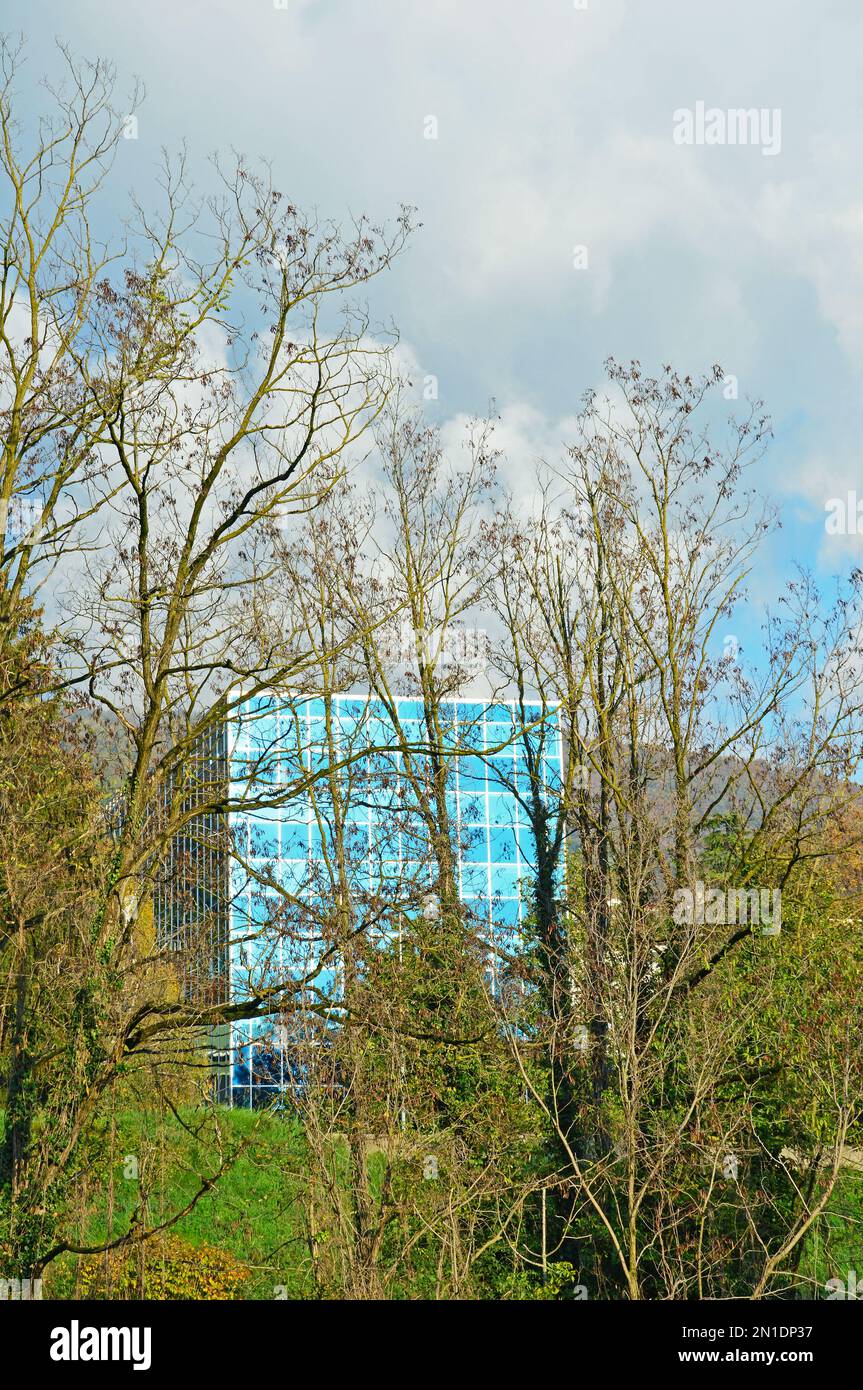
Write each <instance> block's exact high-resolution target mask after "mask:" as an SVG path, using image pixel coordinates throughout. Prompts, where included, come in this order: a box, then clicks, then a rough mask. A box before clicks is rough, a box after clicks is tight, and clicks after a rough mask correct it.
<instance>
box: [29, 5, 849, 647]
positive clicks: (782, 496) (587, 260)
mask: <svg viewBox="0 0 863 1390" xmlns="http://www.w3.org/2000/svg"><path fill="white" fill-rule="evenodd" d="M2 27H3V28H4V29H5V30H7V31H10V30H19V29H20V30H22V31H23V32H24V33H25V34H27V35H29V37H30V40H31V43H30V49H29V66H28V73H27V77H26V79H25V82H24V84H23V90H24V97H25V115H26V113H27V110H29V109H31V108H32V111H34V112H35V110H36V109H37V106H38V105H41V104H42V99H41V97H39V96H38V95H37V91H36V83H37V80H38V78H39V77H40V76H41V74H42V73H43V72H46V71H48V72H50V71H53V70H55V69H56V58H55V55H54V52H53V41H54V37H55V36H59V37H61V38H63V39H65V40H67V41H68V42H69V43H70V44H71V46H72V48H73V49H74V50H76V51H77V52H79V53H81V54H84V55H87V56H94V55H96V54H100V55H102V56H104V57H106V58H109V59H111V60H112V61H113V62H114V63H115V64H116V66H117V70H118V74H119V77H120V82H121V85H122V86H130V85H131V81H132V78H133V77H134V76H139V77H140V78H142V79H143V82H144V84H145V86H146V91H147V96H146V100H145V103H144V105H143V107H142V109H141V111H140V112H139V115H138V129H137V138H136V139H129V140H127V141H124V142H123V145H122V147H121V150H120V156H119V159H118V161H117V164H116V165H115V169H114V173H113V175H112V180H111V186H110V187H111V193H110V196H111V197H112V198H113V199H115V200H116V207H117V212H118V214H120V213H122V211H123V209H124V204H125V198H126V194H127V192H128V190H129V189H130V188H134V189H135V190H136V191H137V192H138V194H139V195H140V194H141V193H142V191H145V190H146V189H147V187H148V185H149V181H150V180H151V179H152V176H153V171H154V169H155V165H156V163H157V161H158V159H159V155H160V150H161V148H162V147H163V146H167V147H168V148H173V149H176V148H177V147H178V146H179V144H180V142H181V141H185V142H186V144H187V146H188V150H189V154H190V157H191V162H192V167H193V169H194V168H196V167H197V166H199V168H200V177H201V181H202V182H203V183H204V184H205V183H206V178H207V172H206V167H207V166H206V157H207V156H208V155H209V154H210V153H211V152H212V151H214V150H222V151H225V150H229V149H231V148H234V149H237V150H239V151H241V152H243V153H244V154H245V155H248V156H250V157H254V156H258V155H263V156H265V157H267V158H268V159H269V160H270V161H271V162H272V166H273V171H274V179H275V182H276V185H277V186H279V187H281V188H282V189H283V190H284V191H285V193H286V194H287V195H288V196H289V197H290V199H291V200H292V201H293V202H295V203H296V204H297V205H299V206H301V207H304V208H307V209H311V208H317V209H318V211H319V212H320V214H321V215H322V216H328V217H333V218H335V219H340V220H342V219H345V218H347V217H348V216H349V215H350V214H356V213H359V212H366V213H368V214H369V215H370V216H371V217H372V218H373V220H384V219H387V218H393V217H395V215H396V214H397V212H398V208H399V205H400V204H402V203H410V204H414V205H416V207H417V208H418V210H419V212H418V215H419V218H420V220H421V222H422V226H421V228H420V229H419V230H418V231H417V232H416V233H415V235H414V237H413V239H412V241H411V244H410V246H409V248H408V250H407V251H406V252H405V254H404V255H403V256H402V257H401V259H400V260H399V262H398V264H397V266H396V268H395V269H394V270H393V271H392V272H391V273H389V274H388V275H387V276H386V277H385V280H384V281H383V282H381V283H380V285H378V286H376V287H375V300H374V304H373V307H374V309H375V311H376V312H377V313H378V314H379V315H380V317H381V318H382V319H383V318H388V317H391V318H392V319H394V320H395V322H396V323H397V325H398V328H399V331H400V334H401V338H402V341H403V343H404V344H405V348H406V350H407V351H408V352H409V354H410V355H411V356H412V357H413V359H414V360H415V361H416V363H417V364H418V368H419V370H420V372H421V373H422V374H423V375H426V374H429V375H430V374H433V375H434V376H435V377H436V378H437V382H438V388H437V389H438V398H437V400H436V401H434V402H432V403H431V404H430V407H429V408H430V410H431V412H432V414H433V417H434V418H435V419H436V420H437V421H439V422H440V423H441V425H442V426H443V427H444V429H445V430H447V431H452V430H454V428H455V426H456V425H457V423H458V422H459V421H460V420H461V419H462V418H463V417H466V416H469V415H472V414H474V413H483V412H485V411H486V410H487V409H488V407H489V404H490V402H491V401H493V402H494V403H495V408H496V411H497V413H498V414H499V416H500V421H499V425H498V444H499V446H501V447H503V448H504V449H505V450H506V455H507V462H506V465H505V471H506V474H507V477H508V481H510V482H511V484H512V485H513V486H514V487H515V488H516V490H518V488H519V487H520V486H522V485H523V484H524V480H525V479H529V478H530V476H531V470H532V465H533V462H534V460H535V459H536V458H538V457H543V458H545V459H548V460H550V461H554V460H555V459H556V458H557V457H559V455H560V453H561V447H562V444H563V443H564V442H565V441H566V438H567V435H569V436H570V437H571V434H572V430H571V424H570V423H569V422H571V420H572V417H573V415H574V414H575V412H576V410H577V408H578V405H579V401H580V399H581V396H582V394H583V392H584V391H585V390H587V389H588V388H590V387H595V386H599V385H601V382H602V379H603V372H602V363H603V361H604V359H605V358H606V357H607V356H609V355H613V356H615V357H617V358H619V359H622V360H628V359H630V358H639V359H640V360H641V362H642V364H643V365H644V367H646V368H647V369H649V370H650V371H657V370H658V369H659V367H660V366H661V364H662V363H664V362H670V363H673V364H674V365H675V366H676V367H678V368H679V369H681V370H682V371H687V372H692V373H693V374H695V373H698V372H700V371H702V370H705V369H707V368H708V367H709V366H710V365H711V364H712V363H714V362H719V363H720V364H721V365H722V366H723V368H724V370H725V371H726V372H727V373H728V374H730V375H733V376H734V377H735V378H736V379H737V383H738V388H737V389H738V390H739V396H740V401H741V406H743V405H744V402H745V399H746V398H748V397H751V398H760V399H762V400H763V401H764V402H765V404H766V407H767V409H768V411H769V413H770V414H771V416H772V419H773V426H774V438H773V441H772V444H771V447H770V449H769V451H768V453H767V455H766V456H765V458H764V459H763V460H762V461H761V462H760V463H759V465H758V469H757V475H756V476H755V477H753V478H752V479H751V481H752V482H753V483H754V484H755V485H756V486H757V487H758V488H759V489H760V490H762V491H763V492H765V493H766V494H768V495H769V496H771V497H772V498H773V499H774V500H775V501H776V503H777V504H778V506H779V509H780V516H781V520H782V531H781V532H780V533H779V535H778V536H777V537H776V538H775V539H774V540H773V541H771V542H770V544H769V545H768V547H767V549H766V551H765V554H764V557H763V561H762V564H761V566H760V568H759V571H758V574H757V575H756V576H755V577H754V581H753V584H752V585H751V586H750V591H751V592H752V594H753V600H754V601H756V602H760V601H762V600H766V599H769V598H772V597H773V596H775V594H776V592H777V591H778V589H779V587H780V586H781V584H782V582H783V578H784V576H785V575H786V574H787V572H788V567H789V564H790V562H791V561H792V560H793V561H794V562H797V563H802V564H805V565H808V566H810V567H811V568H812V569H813V570H814V571H815V572H816V573H817V574H818V575H819V576H820V577H821V578H822V579H823V580H824V581H825V582H829V578H830V576H831V575H833V574H834V573H835V572H837V571H839V570H846V569H847V568H848V567H849V566H850V565H852V564H855V563H858V562H859V560H860V559H861V558H863V526H861V528H860V530H861V534H860V535H859V536H858V535H853V534H852V535H843V534H831V533H830V532H828V530H827V528H826V526H825V516H826V512H825V508H826V505H827V503H828V501H829V500H830V499H831V498H834V497H837V496H839V497H842V498H844V497H846V496H847V494H848V492H849V491H852V490H857V491H859V494H860V497H861V500H863V469H861V443H860V440H861V433H863V431H861V425H863V409H861V372H863V180H861V170H863V111H861V107H863V5H861V4H860V3H859V0H818V3H817V4H812V3H811V0H810V2H809V3H804V0H724V3H723V4H722V5H709V4H707V3H706V0H530V3H529V4H526V3H525V0H182V2H181V3H180V2H179V0H178V2H177V3H173V4H170V3H167V0H148V3H146V4H126V5H117V4H116V3H110V2H109V0H68V3H66V4H64V5H62V6H57V5H56V4H53V3H52V4H48V3H45V0H4V3H3V18H2ZM699 109H700V110H701V111H702V112H704V113H706V116H705V117H704V118H703V119H702V121H701V125H700V127H699V116H698V113H699ZM738 109H745V110H747V111H752V112H753V113H754V114H755V117H756V120H755V124H754V125H753V126H751V127H750V126H749V125H747V127H746V132H743V133H745V134H747V137H748V138H747V139H746V141H745V142H744V141H743V140H741V139H738V140H737V142H736V143H733V144H732V143H730V142H729V140H728V134H729V129H728V127H729V125H731V126H732V127H733V121H730V122H729V121H726V122H725V130H724V135H723V121H724V120H725V113H727V112H729V111H736V110H738ZM711 112H712V113H714V114H713V115H712V116H711V114H710V113H711ZM681 113H682V114H681ZM716 113H719V114H718V115H717V114H716ZM720 117H722V120H720ZM687 121H688V122H689V123H690V126H691V128H690V129H689V132H688V133H689V134H690V135H692V136H693V142H692V143H685V142H684V140H683V137H684V136H685V135H686V134H687V125H686V123H687ZM693 132H694V134H693ZM699 133H700V134H701V135H702V137H703V143H697V142H696V141H695V136H696V135H698V134H699ZM834 529H835V528H834ZM751 631H752V633H753V634H754V631H755V629H754V627H753V628H752V629H751ZM750 640H754V638H751V639H750Z"/></svg>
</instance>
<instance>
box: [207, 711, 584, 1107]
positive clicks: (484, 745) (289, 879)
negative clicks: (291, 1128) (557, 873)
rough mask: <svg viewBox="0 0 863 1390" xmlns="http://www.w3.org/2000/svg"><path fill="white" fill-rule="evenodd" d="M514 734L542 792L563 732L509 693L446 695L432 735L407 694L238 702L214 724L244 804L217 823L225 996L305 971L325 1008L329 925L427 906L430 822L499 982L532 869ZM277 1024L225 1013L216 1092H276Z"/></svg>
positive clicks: (339, 928)
mask: <svg viewBox="0 0 863 1390" xmlns="http://www.w3.org/2000/svg"><path fill="white" fill-rule="evenodd" d="M525 725H528V726H531V725H533V726H534V727H532V728H531V729H529V731H528V732H525ZM526 741H529V746H530V748H531V749H532V751H533V752H534V753H535V754H537V756H538V759H539V766H540V767H541V772H542V777H543V781H544V783H545V785H546V788H547V790H548V791H549V792H550V793H552V796H553V791H554V788H555V786H556V784H557V782H558V779H559V777H560V768H561V743H560V732H559V728H558V724H557V720H556V717H555V716H553V715H552V716H550V717H549V716H546V718H545V719H543V718H542V710H541V709H540V708H539V707H535V708H530V709H528V710H525V711H519V713H518V714H517V712H516V710H515V708H514V706H513V705H512V704H508V703H496V704H488V703H485V702H483V701H479V700H467V701H465V700H459V701H456V700H453V701H451V702H447V703H446V704H445V705H444V706H443V707H442V709H441V711H440V718H439V723H438V727H437V729H436V731H435V735H434V738H433V739H430V738H429V736H428V733H427V730H426V725H425V722H424V720H423V717H422V707H421V705H420V704H419V702H417V701H416V700H412V699H406V698H405V699H395V700H393V701H392V702H391V704H389V705H388V706H385V705H384V704H383V703H382V702H381V701H379V700H372V699H369V698H367V697H365V696H351V695H338V696H333V697H331V699H329V700H328V701H324V700H323V699H321V698H309V699H297V698H291V699H290V700H288V699H282V700H280V699H277V698H272V697H257V698H255V699H250V700H249V701H248V702H247V703H246V704H245V705H244V706H243V707H242V708H241V709H240V710H239V711H238V713H237V715H236V716H235V718H234V719H233V720H232V721H230V722H229V724H228V727H227V762H228V777H229V788H230V798H231V802H232V804H234V805H237V804H241V805H242V807H243V809H242V811H241V812H238V811H235V812H233V813H232V814H231V816H230V826H229V830H230V839H231V842H232V867H231V872H230V892H229V902H230V907H229V917H228V922H229V940H230V990H231V997H232V998H233V999H241V998H250V997H252V998H258V997H260V998H261V1000H262V1014H263V1011H264V1009H265V1008H266V999H267V996H268V994H269V993H270V992H271V991H272V990H274V989H278V986H279V983H280V982H281V981H285V980H290V981H303V992H304V993H307V994H308V996H309V998H313V999H314V1002H315V1006H316V1012H315V1017H316V1018H317V1019H320V1017H321V1014H322V1011H323V1013H324V1014H326V1010H327V1009H328V1008H331V1009H332V1017H333V1018H334V1019H335V1018H337V1016H338V1009H339V991H340V952H339V941H340V940H341V939H342V936H341V935H340V934H343V933H344V932H345V931H350V932H351V933H357V934H360V933H361V934H363V937H364V939H365V940H366V941H371V942H374V941H375V939H377V940H378V941H383V940H385V939H389V940H390V941H391V940H392V939H393V932H394V931H396V930H398V928H396V927H395V926H394V923H397V922H399V921H405V920H409V919H410V917H411V916H413V915H416V914H420V913H421V914H423V916H425V917H426V918H429V917H431V918H432V920H433V919H434V915H435V913H436V912H437V911H439V907H438V900H437V895H436V886H437V881H438V876H439V870H438V862H439V859H438V855H436V853H435V852H434V848H435V847H434V844H433V838H434V836H433V834H432V828H433V827H437V826H439V825H441V824H446V826H447V827H448V828H449V830H450V836H449V840H450V843H451V846H452V859H453V863H454V865H455V871H456V876H457V886H458V892H459V895H460V898H461V902H462V903H463V905H464V914H465V921H466V926H467V927H468V928H469V929H470V930H471V932H472V933H473V934H474V935H475V937H476V939H477V941H478V942H479V943H480V949H482V950H483V951H484V952H485V954H486V958H487V977H488V980H489V985H490V987H491V988H492V989H494V988H495V982H496V969H497V966H496V961H497V959H498V952H499V950H500V948H502V947H504V948H505V947H506V946H507V945H508V944H513V943H514V942H515V940H516V939H517V938H518V935H519V931H520V928H521V925H522V922H523V919H524V915H525V913H526V911H527V910H528V903H527V889H528V885H529V883H530V880H531V877H532V874H533V869H534V854H535V850H534V842H533V835H532V833H531V830H530V828H529V823H528V818H527V815H526V813H525V808H524V805H523V804H520V800H519V798H520V797H521V798H522V799H524V798H525V797H526V795H527V792H528V786H529V784H528V777H527V753H528V747H527V746H526ZM295 997H296V996H295V993H294V991H292V992H291V998H292V1000H294V999H295ZM292 1012H293V1017H294V1018H296V1009H294V1010H293V1011H292ZM290 1026H292V1027H293V1026H296V1025H295V1023H292V1024H291V1025H290ZM285 1028H286V1024H285V1022H284V1021H281V1022H280V1021H279V1020H278V1019H276V1020H274V1018H273V1017H272V1016H268V1017H264V1016H262V1017H261V1018H259V1019H254V1020H251V1021H243V1022H239V1023H235V1024H234V1025H233V1026H232V1033H231V1046H230V1054H231V1062H230V1068H229V1076H226V1077H225V1078H224V1080H223V1085H222V1087H221V1088H220V1092H219V1094H220V1095H221V1096H222V1097H223V1098H225V1099H230V1101H231V1103H232V1104H235V1105H244V1106H258V1105H264V1104H271V1103H273V1102H274V1101H276V1100H277V1099H278V1096H279V1093H280V1092H281V1091H283V1090H284V1089H285V1087H286V1085H287V1084H288V1082H289V1080H290V1077H289V1076H288V1074H287V1070H286V1069H287V1068H288V1067H289V1065H290V1061H289V1058H290V1047H289V1045H288V1041H287V1040H286V1037H285V1031H284V1030H285ZM226 1091H227V1092H228V1094H226Z"/></svg>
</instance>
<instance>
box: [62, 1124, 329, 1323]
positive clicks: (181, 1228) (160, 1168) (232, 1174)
mask: <svg viewBox="0 0 863 1390" xmlns="http://www.w3.org/2000/svg"><path fill="white" fill-rule="evenodd" d="M183 1118H184V1119H186V1120H187V1122H189V1123H193V1117H192V1116H191V1115H186V1114H184V1116H183ZM194 1120H197V1121H198V1122H199V1121H200V1113H198V1114H197V1115H196V1116H195V1117H194ZM218 1121H219V1125H220V1127H221V1130H222V1134H223V1139H224V1143H225V1149H226V1151H228V1152H231V1151H236V1150H237V1149H238V1148H239V1146H240V1145H241V1144H242V1141H243V1140H249V1139H251V1143H250V1144H249V1145H248V1147H247V1148H245V1150H244V1151H241V1152H240V1153H239V1156H238V1157H237V1158H236V1159H235V1161H234V1162H233V1163H232V1164H231V1165H230V1166H229V1167H228V1169H227V1171H226V1172H225V1173H224V1174H223V1175H222V1177H221V1178H220V1179H219V1181H218V1183H217V1184H216V1186H215V1187H214V1188H213V1189H212V1190H211V1191H210V1192H208V1193H207V1194H205V1195H204V1196H203V1197H202V1198H201V1199H200V1200H199V1201H198V1203H197V1205H196V1206H195V1207H194V1208H193V1210H192V1211H190V1212H189V1213H188V1214H187V1215H186V1216H184V1217H183V1218H182V1219H181V1220H180V1221H178V1222H177V1223H176V1225H175V1226H173V1227H172V1233H173V1234H175V1235H178V1236H180V1237H182V1238H183V1239H184V1240H187V1241H189V1242H190V1243H191V1244H193V1245H202V1244H208V1245H213V1246H218V1247H219V1248H221V1249H223V1250H228V1251H230V1252H231V1253H232V1254H233V1255H235V1256H236V1257H237V1258H238V1259H240V1260H242V1261H243V1262H244V1263H245V1264H246V1265H247V1266H248V1267H249V1269H250V1272H251V1275H250V1279H249V1281H248V1283H247V1284H246V1285H245V1286H244V1290H245V1296H246V1297H247V1298H273V1297H275V1289H276V1287H277V1286H279V1285H282V1286H284V1288H285V1290H286V1292H287V1296H288V1297H291V1298H300V1297H309V1296H311V1295H312V1293H313V1290H312V1285H311V1280H310V1277H309V1269H308V1257H307V1250H306V1243H305V1239H304V1235H303V1222H302V1219H301V1209H300V1205H299V1202H298V1197H299V1193H300V1190H301V1187H302V1174H303V1172H304V1171H305V1169H306V1167H307V1156H306V1152H305V1144H304V1141H303V1136H302V1131H301V1129H300V1127H299V1125H298V1124H297V1122H296V1120H294V1119H293V1118H291V1117H288V1116H285V1117H280V1116H270V1115H260V1114H253V1113H250V1112H249V1111H243V1110H233V1111H231V1110H219V1111H218ZM159 1124H160V1125H162V1124H164V1125H165V1129H164V1138H163V1140H162V1142H159V1140H158V1139H157V1131H156V1121H155V1118H154V1117H147V1116H142V1115H140V1114H134V1113H127V1114H123V1115H118V1116H117V1147H116V1153H117V1154H118V1159H117V1161H116V1163H115V1164H114V1166H113V1170H112V1174H111V1175H110V1177H109V1176H108V1175H106V1176H105V1179H104V1182H102V1183H101V1184H100V1187H101V1190H100V1191H97V1192H96V1193H95V1194H94V1195H93V1198H92V1206H91V1208H90V1212H89V1216H88V1219H87V1220H86V1222H85V1225H84V1231H83V1237H84V1238H83V1240H82V1241H81V1243H82V1244H91V1245H96V1244H99V1243H101V1242H102V1241H104V1240H106V1239H107V1238H109V1236H111V1237H116V1236H118V1235H120V1234H122V1233H123V1232H125V1231H126V1230H128V1227H129V1220H130V1217H131V1216H132V1214H133V1212H134V1210H135V1208H136V1206H137V1205H138V1204H139V1203H140V1200H141V1186H142V1185H141V1182H139V1181H135V1180H133V1179H129V1178H126V1177H125V1176H124V1159H125V1156H126V1155H131V1156H133V1157H137V1159H138V1162H139V1165H142V1167H141V1173H142V1177H143V1179H144V1185H145V1186H146V1188H148V1189H149V1192H150V1198H149V1203H148V1209H147V1223H148V1224H149V1225H152V1224H155V1223H158V1222H159V1221H162V1220H165V1219H166V1218H167V1217H169V1216H170V1215H172V1214H173V1213H174V1212H176V1211H178V1210H181V1209H182V1208H183V1207H184V1206H186V1205H187V1203H188V1202H189V1201H190V1200H191V1198H192V1196H193V1195H194V1193H195V1192H196V1191H197V1190H198V1188H199V1187H200V1177H201V1176H202V1175H208V1174H210V1173H212V1172H213V1171H214V1170H215V1169H216V1168H217V1167H218V1156H217V1153H216V1148H215V1146H214V1144H213V1142H212V1138H211V1135H210V1134H209V1132H208V1134H207V1139H206V1142H204V1141H202V1140H196V1139H194V1138H192V1137H191V1136H190V1135H189V1134H187V1133H186V1132H185V1131H184V1130H183V1128H182V1127H181V1126H180V1125H178V1124H177V1122H176V1120H175V1119H174V1118H173V1116H168V1118H167V1121H164V1120H163V1119H162V1118H160V1119H159ZM252 1136H254V1137H252ZM144 1155H146V1158H144V1157H143V1156H144ZM142 1160H143V1163H142ZM111 1178H112V1179H113V1202H114V1215H113V1220H112V1222H111V1223H110V1227H111V1229H110V1230H109V1222H108V1209H109V1195H108V1191H109V1183H110V1181H111ZM88 1258H93V1257H88ZM97 1258H98V1257H97ZM76 1262H77V1261H76V1258H75V1257H73V1256H69V1255H67V1256H63V1257H61V1259H60V1260H58V1261H57V1262H56V1263H55V1264H54V1265H53V1266H52V1267H51V1269H50V1270H49V1271H48V1273H47V1275H46V1290H45V1292H46V1295H47V1296H48V1297H54V1298H63V1297H70V1296H74V1289H75V1266H76Z"/></svg>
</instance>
